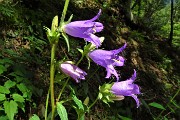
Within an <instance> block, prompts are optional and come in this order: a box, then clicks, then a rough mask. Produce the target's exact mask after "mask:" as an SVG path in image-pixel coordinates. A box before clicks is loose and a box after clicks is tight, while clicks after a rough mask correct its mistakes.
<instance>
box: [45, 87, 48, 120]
mask: <svg viewBox="0 0 180 120" xmlns="http://www.w3.org/2000/svg"><path fill="white" fill-rule="evenodd" d="M48 101H49V90H48V94H47V98H46V110H45V115H44V116H45V120H47V109H48Z"/></svg>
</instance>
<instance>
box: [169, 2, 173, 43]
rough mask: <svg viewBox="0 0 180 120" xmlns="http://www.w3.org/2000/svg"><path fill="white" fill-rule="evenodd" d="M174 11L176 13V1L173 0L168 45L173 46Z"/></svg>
mask: <svg viewBox="0 0 180 120" xmlns="http://www.w3.org/2000/svg"><path fill="white" fill-rule="evenodd" d="M173 11H174V0H171V31H170V33H169V40H168V44H169V45H170V46H172V40H173V24H174V23H173V16H174V15H173Z"/></svg>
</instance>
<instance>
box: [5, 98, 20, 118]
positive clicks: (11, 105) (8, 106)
mask: <svg viewBox="0 0 180 120" xmlns="http://www.w3.org/2000/svg"><path fill="white" fill-rule="evenodd" d="M3 105H4V111H5V113H6V114H7V116H8V118H9V120H14V115H15V114H16V113H17V112H18V111H17V110H18V109H17V106H18V105H17V103H16V102H15V101H13V100H11V101H10V102H9V101H5V102H4V104H3Z"/></svg>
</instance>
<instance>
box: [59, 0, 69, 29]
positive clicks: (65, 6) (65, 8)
mask: <svg viewBox="0 0 180 120" xmlns="http://www.w3.org/2000/svg"><path fill="white" fill-rule="evenodd" d="M68 5H69V0H66V1H65V4H64V9H63V12H62V16H61V21H60V27H61V26H62V24H63V22H64V19H65V16H66V11H67V8H68Z"/></svg>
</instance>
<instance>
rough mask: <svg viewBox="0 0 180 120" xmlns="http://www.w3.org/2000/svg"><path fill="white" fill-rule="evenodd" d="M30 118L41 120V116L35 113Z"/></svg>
mask: <svg viewBox="0 0 180 120" xmlns="http://www.w3.org/2000/svg"><path fill="white" fill-rule="evenodd" d="M29 120H40V118H39V117H38V116H37V115H36V114H33V116H32V117H31V118H30V119H29Z"/></svg>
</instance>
